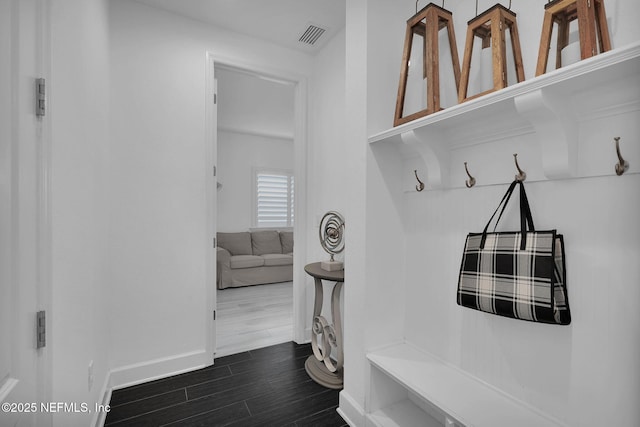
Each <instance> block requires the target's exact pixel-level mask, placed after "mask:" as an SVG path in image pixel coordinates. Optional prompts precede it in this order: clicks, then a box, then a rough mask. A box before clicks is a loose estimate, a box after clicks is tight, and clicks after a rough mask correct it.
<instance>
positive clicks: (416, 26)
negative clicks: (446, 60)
mask: <svg viewBox="0 0 640 427" xmlns="http://www.w3.org/2000/svg"><path fill="white" fill-rule="evenodd" d="M443 29H446V31H447V37H448V41H449V50H450V51H451V62H452V65H453V70H452V71H453V79H454V80H455V83H453V82H452V85H453V84H455V92H456V93H457V88H458V86H459V84H460V61H459V59H458V48H457V46H456V36H455V33H454V29H453V16H452V14H451V12H449V11H448V10H446V9H444V8H442V7H440V6H437V5H435V4H433V3H429V4H428V5H427V6H425V7H424V8H423V9H422V10H420V11H419V12H417V13H416V14H415V15H414V16H413V17H411V18H410V19H409V20H407V30H406V33H405V34H406V35H405V40H404V51H403V54H402V66H401V70H400V83H399V85H398V97H397V98H396V112H395V117H394V121H393V125H394V126H398V125H401V124H403V123H407V122H410V121H412V120H415V119H417V118H420V117H424V116H426V115H428V114H431V113H434V112H437V111H440V110H441V109H442V106H441V101H440V81H441V79H440V50H439V46H438V45H439V43H438V38H439V32H440V30H443ZM416 36H417V37H418V40H421V41H422V46H420V48H421V49H422V53H423V57H422V61H420V62H422V70H421V71H422V72H421V74H422V76H421V77H422V79H426V93H421V94H420V95H421V96H424V97H426V103H425V104H426V108H422V109H420V110H419V111H415V112H407V111H406V108H405V101H406V99H407V80H408V76H409V72H410V67H411V66H413V67H414V68H415V67H416V65H418V66H419V64H410V61H411V50H412V48H414V47H415V48H418V47H417V46H413V45H414V40H413V39H414V37H416ZM418 44H419V43H418ZM418 71H420V70H418ZM420 90H421V92H422V91H423V90H424V89H422V87H421V88H420ZM405 113H408V114H407V115H406V116H405Z"/></svg>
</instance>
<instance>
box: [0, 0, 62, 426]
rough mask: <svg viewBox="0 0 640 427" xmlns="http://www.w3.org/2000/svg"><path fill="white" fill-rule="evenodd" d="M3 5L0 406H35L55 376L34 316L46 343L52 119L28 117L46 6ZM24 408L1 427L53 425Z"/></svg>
mask: <svg viewBox="0 0 640 427" xmlns="http://www.w3.org/2000/svg"><path fill="white" fill-rule="evenodd" d="M2 6H3V10H2V12H3V14H4V16H3V18H5V19H9V25H8V26H6V24H7V22H6V21H3V22H2V24H3V26H5V30H8V31H9V33H8V34H5V36H6V35H8V36H9V37H8V40H6V41H7V44H5V45H4V46H2V48H1V49H0V51H1V52H2V56H3V58H4V59H8V63H5V64H7V65H8V66H7V67H6V68H5V70H4V71H8V74H5V73H4V72H2V73H0V74H1V75H2V78H3V79H9V83H10V85H11V94H10V97H9V98H8V99H5V101H6V104H5V105H4V106H3V108H2V109H1V110H2V111H3V117H2V118H0V123H1V124H2V126H3V127H4V128H5V130H6V131H7V132H8V133H5V134H4V136H2V135H0V138H4V137H7V138H8V139H7V140H4V141H3V142H2V144H5V145H4V148H8V152H9V153H10V159H4V160H8V161H9V174H8V175H7V174H6V173H5V174H4V175H3V176H2V179H3V181H4V182H3V186H5V188H4V190H5V191H3V199H4V198H5V197H8V198H9V200H3V201H2V203H7V202H9V204H8V208H7V209H5V211H4V212H3V214H6V215H7V216H5V217H4V218H3V220H4V221H5V224H4V225H7V224H10V230H8V233H7V234H8V235H4V236H3V238H4V239H7V241H5V242H3V243H4V244H6V245H7V246H5V248H4V249H8V252H6V251H4V250H3V251H2V252H3V253H2V256H3V259H2V262H1V263H0V264H1V265H2V266H3V268H8V272H7V271H5V272H3V276H2V278H0V280H7V282H4V284H1V286H3V289H4V291H6V290H9V292H10V295H9V299H8V302H9V304H10V310H9V313H8V316H6V315H5V316H3V318H4V320H7V319H8V321H9V325H11V329H12V331H11V336H9V337H6V336H3V337H2V338H3V340H4V339H8V341H9V342H8V343H7V342H2V343H0V345H3V346H4V345H8V346H9V348H10V349H11V350H10V352H11V360H10V363H9V374H8V376H6V377H4V375H3V373H0V401H5V400H6V401H7V402H14V403H18V402H20V403H21V404H22V405H24V404H25V403H29V404H35V405H39V403H40V402H50V401H51V400H52V372H53V370H52V363H53V361H52V357H51V348H50V347H51V343H49V342H47V345H46V346H45V347H43V348H40V349H37V348H36V312H37V311H39V310H44V311H45V312H46V317H47V319H46V324H47V329H48V330H47V337H50V336H51V331H50V325H51V322H50V319H51V316H52V309H51V308H52V303H51V301H52V298H51V200H50V197H51V193H50V188H51V185H50V181H51V158H52V156H51V119H50V114H47V115H45V116H44V117H36V116H35V114H34V111H35V102H36V101H35V78H36V77H42V78H45V80H46V82H47V84H48V85H50V83H51V79H50V76H51V56H50V55H51V47H50V42H49V41H50V39H51V37H50V33H51V23H50V19H51V16H50V2H49V0H29V1H20V2H18V1H12V2H6V3H4V4H3V5H2ZM7 50H8V51H7ZM6 83H7V81H4V82H2V84H3V85H4V84H6ZM3 95H6V94H3ZM4 107H6V108H4ZM6 110H8V111H6ZM2 119H3V120H2ZM7 144H8V145H7ZM5 154H6V153H5ZM4 166H6V164H5V165H4ZM5 172H7V171H6V170H5ZM5 179H6V181H5ZM7 221H8V222H7ZM3 228H4V226H3ZM4 231H7V230H4ZM5 296H6V295H5ZM2 308H5V307H2ZM29 409H31V410H32V411H31V412H30V413H29V412H27V411H18V412H15V413H13V412H9V413H7V412H4V411H3V412H0V424H2V425H14V423H16V422H18V423H19V425H38V426H50V425H52V422H53V419H52V415H51V414H47V413H45V412H43V411H40V410H39V409H40V408H39V406H38V407H36V408H35V409H37V410H33V409H34V407H33V406H32V407H30V408H29ZM14 415H15V417H13V416H14Z"/></svg>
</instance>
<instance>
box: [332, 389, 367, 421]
mask: <svg viewBox="0 0 640 427" xmlns="http://www.w3.org/2000/svg"><path fill="white" fill-rule="evenodd" d="M337 411H338V414H340V416H341V417H342V418H343V419H344V420H345V421H346V423H347V424H349V426H351V427H364V426H365V414H364V409H363V408H362V407H361V406H360V405H359V404H358V403H357V402H356V400H355V399H353V398H352V397H351V396H350V395H349V394H348V393H347V392H346V391H345V390H342V391H341V392H340V406H338V409H337Z"/></svg>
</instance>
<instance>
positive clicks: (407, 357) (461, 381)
mask: <svg viewBox="0 0 640 427" xmlns="http://www.w3.org/2000/svg"><path fill="white" fill-rule="evenodd" d="M367 358H368V359H369V361H370V363H371V364H372V365H373V366H374V367H375V368H377V369H378V370H380V371H381V372H383V373H384V374H386V375H387V376H388V377H389V378H391V379H392V380H393V381H395V382H397V383H398V384H400V385H401V386H402V387H404V388H405V389H406V390H407V392H408V393H409V395H411V394H415V395H416V396H418V397H419V398H421V399H424V401H425V402H428V403H429V404H430V405H433V407H436V408H438V409H439V410H440V411H442V413H443V414H444V416H445V418H446V419H448V421H446V422H448V423H450V424H449V425H456V426H475V427H500V426H505V427H507V426H519V427H545V426H549V427H551V426H556V427H557V426H562V425H563V424H562V423H560V422H559V421H557V420H554V419H552V418H551V417H548V416H546V415H545V414H542V413H540V412H538V411H537V410H536V409H534V408H531V407H530V406H528V405H526V404H525V403H523V402H520V401H518V400H516V399H514V398H512V397H510V396H508V395H506V394H504V393H502V392H501V391H499V390H497V389H495V388H494V387H491V386H490V385H488V384H486V383H483V382H481V381H480V380H478V379H476V378H475V377H472V376H470V375H469V374H467V373H465V372H463V371H461V370H459V369H457V368H456V367H454V366H451V365H449V364H446V363H444V362H443V361H441V360H440V359H438V358H436V357H435V356H433V355H431V354H428V353H425V352H422V351H420V350H418V349H417V348H415V347H414V346H412V345H410V344H406V343H404V344H396V345H393V346H390V347H387V348H384V349H381V350H379V351H375V352H372V353H370V354H368V355H367ZM413 400H414V399H402V400H400V401H395V402H394V401H392V402H390V403H389V404H388V405H384V404H383V405H381V406H382V407H381V408H380V409H376V410H375V411H374V412H373V414H371V415H370V418H372V419H373V420H377V421H376V423H377V425H380V426H395V425H422V426H425V425H432V424H433V423H434V422H435V421H434V417H433V416H432V415H430V414H428V413H427V412H425V411H423V410H422V409H421V408H420V407H419V405H417V404H415V403H414V402H413ZM401 409H402V410H401ZM400 413H403V414H402V415H401V414H400ZM399 417H407V418H399ZM446 422H445V423H441V422H440V423H439V424H436V425H445V424H446ZM420 423H422V424H420ZM452 423H455V424H452Z"/></svg>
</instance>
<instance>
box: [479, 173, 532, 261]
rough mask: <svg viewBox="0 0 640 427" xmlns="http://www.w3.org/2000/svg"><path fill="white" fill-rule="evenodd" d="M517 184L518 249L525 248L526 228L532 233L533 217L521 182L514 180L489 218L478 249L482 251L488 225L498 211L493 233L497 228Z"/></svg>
mask: <svg viewBox="0 0 640 427" xmlns="http://www.w3.org/2000/svg"><path fill="white" fill-rule="evenodd" d="M517 184H519V185H520V232H521V236H522V237H521V241H520V249H521V250H523V249H524V248H525V247H526V244H527V227H528V230H529V231H534V230H535V228H534V226H533V217H532V216H531V208H530V207H529V200H528V198H527V193H526V191H525V189H524V184H523V183H522V181H518V180H515V181H513V182H512V183H511V185H510V186H509V188H508V189H507V192H506V193H505V194H504V196H503V197H502V200H501V201H500V203H499V204H498V207H497V208H496V210H495V211H494V212H493V215H491V218H489V222H487V225H486V226H485V227H484V230H483V231H482V239H481V240H480V249H484V244H485V241H486V239H487V230H488V229H489V225H490V224H491V221H493V218H494V217H495V216H496V214H497V213H498V210H500V215H498V219H497V220H496V224H495V225H494V227H493V231H495V230H496V228H497V227H498V223H499V222H500V219H501V218H502V214H503V213H504V211H505V209H506V207H507V204H508V203H509V200H510V199H511V196H512V195H513V191H514V189H515V187H516V185H517ZM501 208H502V209H501Z"/></svg>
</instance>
